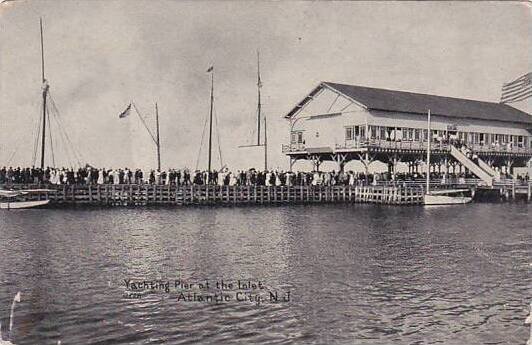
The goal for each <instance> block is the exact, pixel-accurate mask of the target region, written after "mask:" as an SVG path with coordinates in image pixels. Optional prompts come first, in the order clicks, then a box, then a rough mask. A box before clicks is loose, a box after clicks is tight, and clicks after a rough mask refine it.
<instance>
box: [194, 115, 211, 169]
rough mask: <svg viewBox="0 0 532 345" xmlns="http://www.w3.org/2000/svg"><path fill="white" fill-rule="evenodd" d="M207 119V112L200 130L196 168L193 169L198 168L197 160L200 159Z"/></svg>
mask: <svg viewBox="0 0 532 345" xmlns="http://www.w3.org/2000/svg"><path fill="white" fill-rule="evenodd" d="M208 120H209V114H207V116H205V123H204V124H203V131H202V132H201V142H200V146H199V152H198V156H197V158H196V169H195V170H198V166H199V160H200V156H201V148H202V147H203V139H204V138H205V130H206V129H207V122H208Z"/></svg>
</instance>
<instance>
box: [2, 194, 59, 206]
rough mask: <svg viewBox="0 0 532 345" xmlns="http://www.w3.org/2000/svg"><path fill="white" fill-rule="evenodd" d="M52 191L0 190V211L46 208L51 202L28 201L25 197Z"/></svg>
mask: <svg viewBox="0 0 532 345" xmlns="http://www.w3.org/2000/svg"><path fill="white" fill-rule="evenodd" d="M51 191H52V190H51V189H23V190H5V189H0V209H4V210H11V209H21V208H34V207H39V206H44V205H46V204H48V203H49V202H50V200H48V199H46V200H26V199H25V196H27V195H30V194H31V193H42V192H51Z"/></svg>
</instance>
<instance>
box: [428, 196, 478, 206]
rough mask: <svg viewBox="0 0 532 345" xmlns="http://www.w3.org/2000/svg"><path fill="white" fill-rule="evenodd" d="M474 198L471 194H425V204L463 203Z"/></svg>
mask: <svg viewBox="0 0 532 345" xmlns="http://www.w3.org/2000/svg"><path fill="white" fill-rule="evenodd" d="M472 200H473V198H471V197H469V196H449V195H431V194H425V197H424V200H423V204H424V205H427V206H430V205H463V204H468V203H470V202H471V201H472Z"/></svg>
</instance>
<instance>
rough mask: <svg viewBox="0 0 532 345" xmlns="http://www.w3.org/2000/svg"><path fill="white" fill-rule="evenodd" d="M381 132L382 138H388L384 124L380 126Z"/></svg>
mask: <svg viewBox="0 0 532 345" xmlns="http://www.w3.org/2000/svg"><path fill="white" fill-rule="evenodd" d="M380 134H381V137H380V138H381V139H386V127H384V126H382V127H380Z"/></svg>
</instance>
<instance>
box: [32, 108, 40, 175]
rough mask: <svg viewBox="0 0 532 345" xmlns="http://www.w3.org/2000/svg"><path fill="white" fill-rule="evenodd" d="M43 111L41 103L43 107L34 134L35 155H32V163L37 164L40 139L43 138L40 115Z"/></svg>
mask: <svg viewBox="0 0 532 345" xmlns="http://www.w3.org/2000/svg"><path fill="white" fill-rule="evenodd" d="M41 112H42V104H41V107H40V108H39V117H38V120H37V127H36V131H35V132H36V134H34V136H35V142H34V143H33V157H32V165H33V166H35V163H36V161H37V150H38V148H39V139H40V138H41V131H40V129H41V123H42V117H41V115H40V113H41Z"/></svg>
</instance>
